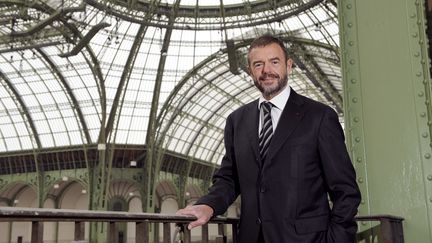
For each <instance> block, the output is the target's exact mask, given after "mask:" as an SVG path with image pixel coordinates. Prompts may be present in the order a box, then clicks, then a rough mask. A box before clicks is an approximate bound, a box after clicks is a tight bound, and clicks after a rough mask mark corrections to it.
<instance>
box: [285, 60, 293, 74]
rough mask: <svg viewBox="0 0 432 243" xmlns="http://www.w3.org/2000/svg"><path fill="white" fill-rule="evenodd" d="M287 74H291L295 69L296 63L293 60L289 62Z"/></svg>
mask: <svg viewBox="0 0 432 243" xmlns="http://www.w3.org/2000/svg"><path fill="white" fill-rule="evenodd" d="M286 64H287V74H290V73H291V71H292V68H293V64H294V61H293V60H292V59H291V58H288V60H287V63H286Z"/></svg>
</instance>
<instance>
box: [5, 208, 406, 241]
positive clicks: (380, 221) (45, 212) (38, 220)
mask: <svg viewBox="0 0 432 243" xmlns="http://www.w3.org/2000/svg"><path fill="white" fill-rule="evenodd" d="M194 219H195V218H194V217H191V216H181V215H174V214H152V213H130V212H111V211H89V210H65V209H48V208H43V209H41V208H17V207H0V222H31V241H30V242H31V243H42V242H43V222H74V223H75V228H74V240H75V241H77V242H85V241H84V240H85V222H107V223H108V230H107V231H108V234H107V243H118V227H117V224H118V223H120V222H135V225H136V228H135V232H136V234H135V242H136V243H147V242H150V241H149V235H148V232H149V227H150V225H151V224H162V225H163V226H162V227H163V235H162V239H157V238H158V235H159V234H156V236H155V237H156V238H155V239H153V240H152V242H163V243H172V242H177V238H179V239H181V240H182V242H184V243H190V242H192V241H191V231H189V230H188V229H187V225H188V223H189V222H191V221H193V220H194ZM356 220H357V221H362V222H366V221H372V222H373V221H376V222H377V223H376V224H377V225H376V226H374V227H372V228H370V229H367V230H365V231H362V232H359V233H357V242H365V243H370V242H376V240H377V241H378V242H379V243H380V242H385V243H403V242H404V239H403V228H402V221H403V219H402V218H400V217H395V216H390V215H377V216H359V217H357V218H356ZM172 224H176V226H177V229H176V232H171V225H172ZM209 224H216V225H218V235H217V236H216V238H215V241H216V243H226V242H228V241H229V242H233V243H235V242H236V241H237V239H236V234H235V232H237V224H238V219H237V218H223V217H217V218H214V219H212V220H211V221H210V222H209ZM227 227H230V228H231V232H232V234H231V238H230V239H228V238H227V237H228V234H227V230H226V229H227ZM172 233H174V234H172ZM177 233H178V234H177ZM172 235H174V236H175V235H177V236H175V237H172ZM18 242H19V240H18ZM199 242H202V243H208V242H210V240H209V230H208V225H204V226H203V227H202V230H201V239H200V241H199Z"/></svg>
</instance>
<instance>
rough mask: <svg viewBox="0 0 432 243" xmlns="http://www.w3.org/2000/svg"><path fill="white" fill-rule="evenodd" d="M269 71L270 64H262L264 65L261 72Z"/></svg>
mask: <svg viewBox="0 0 432 243" xmlns="http://www.w3.org/2000/svg"><path fill="white" fill-rule="evenodd" d="M270 72H271V70H270V66H269V65H267V64H264V67H263V69H262V73H270Z"/></svg>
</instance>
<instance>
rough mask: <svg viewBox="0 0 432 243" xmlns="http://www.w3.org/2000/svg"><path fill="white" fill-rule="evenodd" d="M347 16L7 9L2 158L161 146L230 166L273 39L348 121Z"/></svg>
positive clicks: (94, 3) (315, 2)
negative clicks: (251, 50)
mask: <svg viewBox="0 0 432 243" xmlns="http://www.w3.org/2000/svg"><path fill="white" fill-rule="evenodd" d="M336 13H337V8H336V3H335V2H334V1H333V0H325V1H324V0H272V1H261V0H258V1H247V0H243V1H241V0H234V1H227V0H221V1H210V0H206V1H204V0H182V1H174V0H161V1H144V0H138V1H136V0H128V1H124V0H111V1H99V0H83V1H78V0H77V1H74V0H63V1H60V0H48V1H46V0H30V1H29V0H14V1H12V0H3V1H0V22H1V23H2V24H1V25H0V82H1V86H0V153H1V154H3V155H7V154H8V153H10V152H14V153H16V152H17V151H18V152H19V151H24V150H25V151H28V150H38V151H39V150H49V149H54V148H63V147H64V148H67V147H68V146H80V145H86V146H87V145H95V144H122V145H126V146H127V145H131V146H132V145H134V146H135V145H146V143H147V141H152V142H154V144H155V145H156V146H158V147H160V148H163V149H165V150H166V151H170V152H172V153H179V154H183V155H184V156H187V157H188V158H193V159H198V160H201V161H206V162H211V163H219V161H220V159H221V156H222V153H223V128H224V124H225V118H226V117H227V116H228V114H229V113H230V112H232V111H233V110H235V109H236V108H238V107H239V106H241V105H243V104H246V103H248V102H251V101H253V100H254V99H256V98H257V97H258V95H259V93H258V92H257V90H256V89H255V88H254V86H253V83H252V81H251V79H250V78H249V77H248V75H247V72H246V62H245V56H246V52H247V46H248V44H249V43H250V42H251V41H252V39H253V38H254V37H256V36H257V35H259V34H262V33H266V32H271V33H274V34H276V35H278V36H279V37H281V38H282V39H283V40H284V41H285V43H286V45H287V47H289V50H290V54H291V56H292V58H293V59H294V61H295V64H296V68H295V69H294V72H293V74H292V75H291V76H290V77H289V84H290V85H291V87H292V88H293V89H295V90H296V91H297V92H298V93H301V94H304V95H306V96H309V97H311V98H313V99H316V100H320V101H322V102H324V103H327V104H329V105H331V106H332V107H334V108H335V109H336V110H337V111H338V112H339V114H340V115H342V98H341V97H342V95H341V89H342V84H341V74H340V73H341V70H340V58H339V47H338V45H339V44H338V43H339V36H338V23H337V16H336ZM152 111H154V113H152ZM152 114H154V116H153V115H152ZM152 124H154V126H152ZM149 129H150V130H149ZM149 131H151V132H149ZM149 134H154V138H153V136H152V138H147V136H148V135H149Z"/></svg>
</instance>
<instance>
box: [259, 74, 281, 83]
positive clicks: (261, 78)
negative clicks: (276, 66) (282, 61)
mask: <svg viewBox="0 0 432 243" xmlns="http://www.w3.org/2000/svg"><path fill="white" fill-rule="evenodd" d="M267 78H274V79H276V78H280V77H279V75H278V74H276V73H267V74H263V75H261V76H259V80H261V81H262V80H265V79H267Z"/></svg>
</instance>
